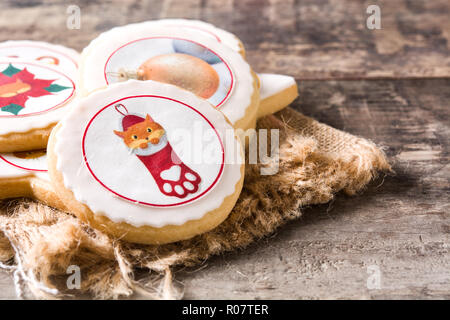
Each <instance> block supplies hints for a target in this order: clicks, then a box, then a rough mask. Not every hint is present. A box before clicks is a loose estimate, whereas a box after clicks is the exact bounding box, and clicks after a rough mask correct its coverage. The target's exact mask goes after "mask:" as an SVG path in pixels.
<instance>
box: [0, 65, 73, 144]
mask: <svg viewBox="0 0 450 320" xmlns="http://www.w3.org/2000/svg"><path fill="white" fill-rule="evenodd" d="M10 64H11V65H12V66H13V67H14V68H17V69H20V70H23V69H25V68H26V69H27V71H29V72H31V73H32V74H34V75H35V77H34V79H44V80H55V81H53V82H52V84H53V85H60V86H64V87H68V89H64V90H61V91H59V92H49V94H48V95H43V96H40V97H29V98H28V99H26V102H25V103H24V106H25V108H23V109H22V110H20V112H19V113H18V114H17V115H14V114H13V113H10V112H6V111H5V109H3V110H2V109H0V135H6V134H9V133H14V132H27V131H30V130H32V129H39V128H46V127H48V126H49V125H50V124H54V123H56V122H58V121H59V120H60V119H61V117H62V116H63V115H64V113H65V112H66V110H67V109H66V107H67V106H68V105H69V104H70V102H71V101H73V99H74V97H75V94H76V92H75V91H76V90H75V84H74V81H73V79H72V78H71V77H70V76H69V75H68V74H66V73H63V72H62V71H61V69H57V68H54V67H51V66H49V65H44V64H43V63H35V62H31V63H30V62H26V61H22V60H18V59H13V58H1V57H0V71H4V70H5V69H6V68H8V66H9V65H10ZM32 88H33V87H32ZM25 94H26V92H25ZM0 103H2V101H1V98H0ZM6 103H7V102H5V104H6ZM10 103H11V102H8V104H10ZM0 106H1V105H0Z"/></svg>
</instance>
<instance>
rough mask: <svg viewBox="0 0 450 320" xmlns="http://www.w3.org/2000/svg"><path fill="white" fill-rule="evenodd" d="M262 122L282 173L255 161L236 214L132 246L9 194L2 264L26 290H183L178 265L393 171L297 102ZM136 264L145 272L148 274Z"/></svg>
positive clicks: (113, 294) (368, 147)
mask: <svg viewBox="0 0 450 320" xmlns="http://www.w3.org/2000/svg"><path fill="white" fill-rule="evenodd" d="M258 127H259V128H268V129H270V128H278V129H279V130H280V159H279V168H278V173H276V174H275V175H261V174H260V169H261V166H265V167H266V168H269V169H270V167H271V166H276V165H277V163H275V161H274V162H270V163H265V164H255V165H247V166H246V173H245V184H244V189H243V191H242V193H241V195H240V198H239V200H238V202H237V204H236V206H235V208H234V209H233V211H232V213H231V214H230V216H229V217H228V219H227V220H226V221H225V222H224V223H222V224H221V225H220V226H219V227H217V228H216V229H214V230H212V231H210V232H208V233H206V234H203V235H200V236H197V237H195V238H193V239H191V240H187V241H182V242H177V243H173V244H167V245H162V246H150V245H136V244H130V243H127V242H124V241H121V240H118V239H111V238H109V237H108V236H106V235H105V234H103V233H101V232H99V231H96V230H93V229H91V228H89V226H87V225H85V224H84V223H82V222H80V220H78V219H77V218H75V217H74V216H72V215H70V214H67V213H63V212H60V211H57V210H54V209H51V208H49V207H46V206H45V205H42V204H39V203H36V202H32V201H26V200H14V201H9V202H4V203H3V205H2V207H1V211H0V261H1V264H0V266H1V267H2V268H3V269H7V270H9V271H10V272H11V274H12V276H13V277H14V281H15V284H16V290H17V294H18V295H20V296H22V297H37V298H64V297H69V296H70V295H75V296H77V295H84V296H86V295H88V296H92V297H94V298H99V299H108V298H119V297H123V296H130V295H132V294H133V293H134V292H140V293H141V294H145V295H147V296H148V297H149V298H163V299H170V298H181V297H182V290H181V289H180V288H179V286H178V285H176V282H174V281H173V279H172V273H171V271H172V269H173V268H176V267H181V266H195V265H198V264H201V263H203V262H204V261H205V260H206V259H207V258H208V257H210V256H211V255H216V254H220V253H223V252H226V251H231V250H235V249H238V248H243V247H245V246H247V245H248V244H250V243H251V242H253V241H256V240H258V239H260V238H262V237H264V236H267V235H270V234H271V233H272V232H274V230H276V229H277V228H279V227H280V226H281V225H283V224H285V223H286V222H287V221H289V220H292V219H296V218H298V217H299V216H301V214H302V213H301V208H302V207H303V206H308V205H313V204H319V203H326V202H328V201H330V200H331V199H332V198H333V197H334V196H335V194H336V193H337V192H339V191H343V192H345V193H347V194H350V195H353V194H355V193H357V192H358V191H361V190H362V189H363V188H364V187H365V186H366V185H367V183H368V182H369V181H370V180H371V179H373V178H375V177H376V176H377V175H378V173H380V172H383V171H384V172H387V171H389V170H390V166H389V164H388V162H387V161H386V158H385V156H384V154H383V152H382V151H381V150H380V149H379V148H377V147H376V146H375V145H374V144H373V143H372V142H369V141H367V140H365V139H363V138H359V137H355V136H353V135H350V134H347V133H345V132H342V131H339V130H336V129H333V128H331V127H329V126H327V125H324V124H321V123H319V122H317V121H315V120H313V119H311V118H308V117H305V116H303V115H301V114H300V113H297V112H296V111H294V110H292V109H290V108H287V109H285V110H283V111H282V112H279V113H278V114H276V115H275V116H267V117H265V118H264V119H262V120H260V121H259V123H258ZM280 232H282V231H280ZM70 265H77V266H79V267H80V269H81V275H82V277H81V280H82V281H81V289H79V290H68V289H67V286H66V280H65V279H66V278H67V274H66V271H67V268H68V267H69V266H70ZM137 270H139V274H141V275H143V276H141V277H140V279H139V280H137V279H136V277H135V273H136V271H137ZM199 272H201V271H199Z"/></svg>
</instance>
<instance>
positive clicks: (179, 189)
mask: <svg viewBox="0 0 450 320" xmlns="http://www.w3.org/2000/svg"><path fill="white" fill-rule="evenodd" d="M175 192H176V193H178V194H183V192H184V191H183V188H182V187H181V186H179V185H176V186H175Z"/></svg>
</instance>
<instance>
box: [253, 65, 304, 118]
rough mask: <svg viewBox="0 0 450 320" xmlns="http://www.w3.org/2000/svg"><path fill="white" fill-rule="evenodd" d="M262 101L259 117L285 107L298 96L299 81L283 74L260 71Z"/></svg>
mask: <svg viewBox="0 0 450 320" xmlns="http://www.w3.org/2000/svg"><path fill="white" fill-rule="evenodd" d="M258 77H259V81H260V83H261V88H260V97H261V101H260V104H259V109H258V118H261V117H264V116H266V115H269V114H272V113H275V112H277V111H280V110H281V109H284V108H285V107H286V106H288V105H289V104H291V102H292V101H294V100H295V98H297V97H298V88H297V82H296V81H295V79H294V78H293V77H290V76H285V75H281V74H272V73H259V74H258Z"/></svg>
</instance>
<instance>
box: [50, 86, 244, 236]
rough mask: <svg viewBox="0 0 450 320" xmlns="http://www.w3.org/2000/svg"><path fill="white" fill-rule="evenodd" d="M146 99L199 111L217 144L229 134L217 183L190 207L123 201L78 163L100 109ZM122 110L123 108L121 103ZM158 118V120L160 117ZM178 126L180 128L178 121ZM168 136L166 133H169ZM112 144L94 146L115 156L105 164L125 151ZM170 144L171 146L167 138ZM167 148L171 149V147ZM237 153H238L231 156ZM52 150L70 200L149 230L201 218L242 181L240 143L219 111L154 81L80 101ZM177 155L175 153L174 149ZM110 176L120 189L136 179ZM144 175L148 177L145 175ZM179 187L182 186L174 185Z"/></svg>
mask: <svg viewBox="0 0 450 320" xmlns="http://www.w3.org/2000/svg"><path fill="white" fill-rule="evenodd" d="M148 94H152V95H160V96H167V97H171V98H173V99H177V100H179V101H182V102H184V103H186V104H188V105H190V106H195V108H196V110H198V111H199V112H201V114H203V115H204V116H205V117H206V118H207V119H208V120H209V121H210V123H211V124H212V125H213V126H214V127H215V129H216V130H217V132H218V133H219V134H220V136H221V137H222V139H224V138H223V137H225V136H226V134H227V133H228V134H229V132H231V134H232V139H231V141H228V139H225V140H224V141H223V142H224V151H225V165H224V167H223V173H222V174H221V178H220V179H219V180H218V182H217V183H216V185H215V186H214V188H212V189H211V190H210V191H208V192H206V194H205V195H204V196H203V197H201V198H199V199H197V200H195V201H194V202H189V203H186V204H184V205H182V206H174V207H154V206H147V205H141V204H136V203H133V202H130V201H127V200H124V199H122V198H120V197H118V196H116V195H114V194H113V193H112V192H110V191H108V190H107V189H106V188H104V187H103V186H102V185H101V184H100V183H98V181H97V180H95V179H94V178H93V175H92V174H91V173H90V172H89V170H88V168H87V166H86V164H85V162H84V160H83V155H82V148H81V140H82V137H83V134H84V131H85V128H86V126H87V124H88V123H89V121H90V120H91V119H92V118H93V117H94V115H95V114H96V113H97V112H98V111H99V109H100V108H101V107H102V106H106V105H108V104H110V103H112V102H114V101H117V100H119V99H121V98H123V97H128V96H136V95H148ZM124 105H127V103H126V100H125V102H124ZM133 111H134V110H133ZM172 112H173V111H171V113H172ZM130 113H131V112H130ZM177 113H178V112H175V113H173V114H172V115H171V116H172V118H173V119H174V123H177V121H175V119H176V118H177ZM100 114H101V113H100ZM158 114H160V113H158ZM160 115H161V116H163V114H162V113H161V114H160ZM152 117H153V118H154V120H155V121H156V122H158V121H160V120H159V119H158V115H154V116H153V115H152ZM94 122H95V121H94ZM113 123H116V122H113ZM179 123H181V121H180V122H179ZM164 125H165V126H168V125H169V123H165V124H164ZM191 129H192V130H195V128H191ZM108 130H109V129H108ZM89 131H90V129H89V130H88V134H89ZM167 131H168V132H170V131H171V130H170V128H169V129H168V130H167ZM112 136H114V135H112ZM116 141H117V145H113V144H101V143H100V142H99V144H98V146H99V150H101V149H106V150H107V152H106V154H108V155H114V156H109V157H108V158H106V160H107V161H111V162H114V161H116V158H117V155H118V154H119V152H120V149H119V147H123V148H125V145H123V143H122V142H121V141H120V139H119V138H118V137H116ZM169 142H170V143H171V144H172V139H171V137H170V134H169ZM100 146H101V147H100ZM172 147H173V148H174V149H176V147H175V145H173V146H172ZM237 150H238V152H236V151H237ZM54 151H55V153H56V156H57V159H58V160H57V169H58V170H59V171H60V172H61V173H62V175H63V181H64V185H65V186H66V187H67V188H68V189H70V190H71V191H72V192H73V193H74V196H75V198H76V199H77V200H78V201H80V202H82V203H84V204H86V205H87V206H88V207H89V208H90V209H91V210H92V211H93V212H94V213H96V214H103V215H106V216H107V217H108V218H110V219H111V220H113V221H115V222H122V221H125V222H127V223H129V224H132V225H134V226H142V225H150V226H154V227H162V226H165V225H169V224H173V225H181V224H183V223H185V222H186V221H189V220H195V219H199V218H201V217H203V215H204V214H206V213H207V212H210V211H212V210H214V209H216V208H218V207H220V205H221V204H222V202H223V200H224V199H225V198H226V197H227V196H229V195H231V194H232V193H234V191H235V188H236V184H237V183H238V181H239V180H240V178H241V171H240V170H241V164H242V163H243V154H242V150H241V147H240V142H239V140H238V138H237V137H236V136H235V135H234V131H233V128H232V127H231V126H230V125H229V124H228V122H227V121H226V119H225V117H224V116H223V114H222V113H221V112H219V111H217V110H216V109H215V108H213V107H211V105H209V104H208V103H207V102H206V101H204V100H202V99H200V98H198V97H196V96H195V95H194V94H192V93H190V92H187V91H185V90H181V89H179V88H177V87H175V86H172V85H167V84H163V83H158V82H154V81H134V80H130V81H128V82H126V83H120V84H114V85H111V86H110V87H109V88H108V89H105V90H101V91H97V92H95V93H93V94H91V95H90V96H88V97H86V98H84V99H81V100H79V101H78V102H77V105H76V106H75V107H74V108H72V109H71V110H70V112H69V113H68V114H67V116H66V117H64V119H63V120H62V121H61V128H60V130H59V131H58V134H57V136H56V145H55V149H54ZM123 151H124V150H123ZM176 151H177V154H178V150H176ZM236 153H237V154H236ZM96 154H97V153H96ZM98 154H99V156H98V157H99V159H103V160H99V162H102V161H103V163H104V164H105V158H104V157H102V156H100V151H99V152H98ZM178 156H180V158H181V159H182V161H183V162H184V159H183V156H182V155H181V154H178ZM135 158H136V156H135V155H130V157H129V159H133V160H130V161H134V160H136V159H135ZM128 164H131V162H130V163H127V165H128ZM105 165H107V164H105ZM190 165H193V164H189V165H188V166H190ZM203 166H204V165H203ZM213 167H214V166H213ZM198 168H199V167H196V168H194V167H192V168H191V169H193V170H194V171H196V172H197V173H199V175H200V177H201V178H202V183H201V184H200V187H202V185H203V179H204V177H205V175H204V171H201V170H200V169H198ZM110 175H111V176H113V177H114V178H115V180H117V181H118V182H120V183H121V184H122V185H123V188H124V189H126V188H134V185H135V184H136V180H135V177H136V176H138V175H132V176H129V175H128V176H126V175H125V176H124V175H122V173H121V172H120V170H116V171H112V172H110ZM146 176H147V177H148V171H147V175H146ZM186 176H187V175H186ZM207 176H208V175H207ZM207 176H206V178H205V183H207V181H206V180H207V178H208V177H207ZM147 181H148V179H147ZM178 187H181V186H180V185H178ZM163 188H165V186H163ZM177 189H178V190H177ZM166 191H167V190H166ZM175 191H176V192H180V190H179V188H177V187H176V186H175ZM181 193H183V191H181ZM181 193H180V194H181Z"/></svg>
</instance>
